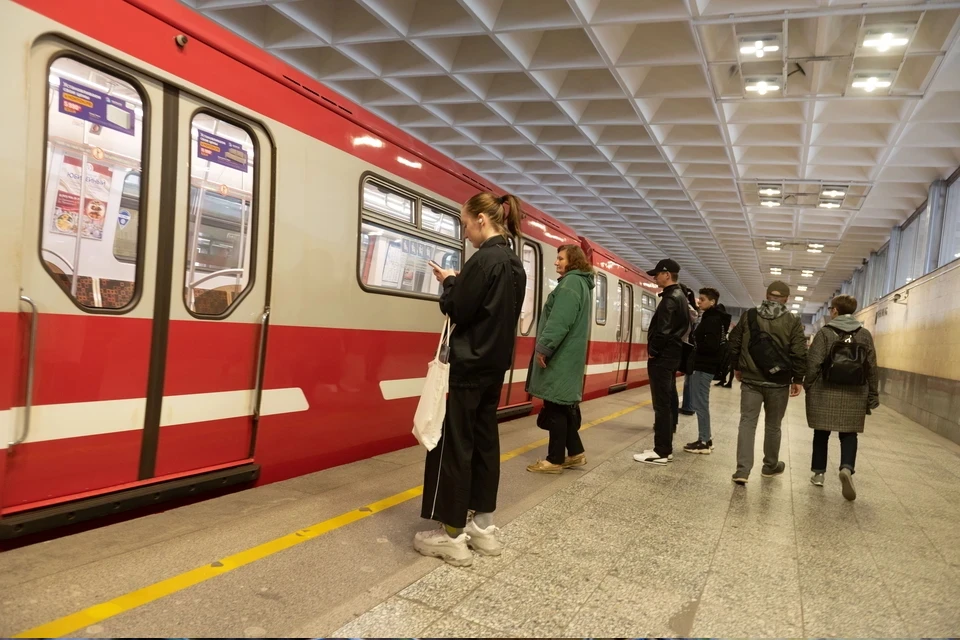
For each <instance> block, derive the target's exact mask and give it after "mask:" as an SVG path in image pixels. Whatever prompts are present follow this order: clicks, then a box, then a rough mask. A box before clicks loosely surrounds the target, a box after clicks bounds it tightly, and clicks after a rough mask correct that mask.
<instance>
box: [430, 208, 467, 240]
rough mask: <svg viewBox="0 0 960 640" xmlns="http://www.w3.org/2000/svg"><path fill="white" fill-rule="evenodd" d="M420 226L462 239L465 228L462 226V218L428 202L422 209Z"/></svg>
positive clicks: (449, 236) (455, 238)
mask: <svg viewBox="0 0 960 640" xmlns="http://www.w3.org/2000/svg"><path fill="white" fill-rule="evenodd" d="M420 227H421V228H422V229H423V230H424V231H433V232H434V233H439V234H440V235H442V236H447V237H448V238H453V239H454V240H460V239H461V231H462V230H463V229H462V227H461V226H460V218H458V217H457V216H455V215H453V214H451V213H447V212H445V211H442V210H440V209H438V208H436V207H434V206H433V205H431V204H428V203H426V202H424V203H423V206H422V207H421V209H420Z"/></svg>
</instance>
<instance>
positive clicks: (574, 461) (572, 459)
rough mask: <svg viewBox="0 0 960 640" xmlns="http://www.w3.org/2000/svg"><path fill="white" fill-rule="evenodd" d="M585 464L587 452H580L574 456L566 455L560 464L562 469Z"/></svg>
mask: <svg viewBox="0 0 960 640" xmlns="http://www.w3.org/2000/svg"><path fill="white" fill-rule="evenodd" d="M585 464H587V454H586V453H580V454H577V455H575V456H567V459H566V460H564V461H563V464H562V465H560V466H561V467H563V468H564V469H570V468H571V467H582V466H583V465H585Z"/></svg>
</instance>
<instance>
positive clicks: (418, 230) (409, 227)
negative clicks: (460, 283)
mask: <svg viewBox="0 0 960 640" xmlns="http://www.w3.org/2000/svg"><path fill="white" fill-rule="evenodd" d="M368 182H374V183H380V184H381V185H382V186H384V187H386V188H387V189H389V190H391V191H394V192H397V193H398V195H401V196H403V197H407V198H411V199H412V200H413V201H414V215H413V222H412V223H407V222H404V221H403V220H401V219H399V218H397V217H393V216H389V215H385V214H382V213H378V212H377V211H374V210H372V209H368V208H366V207H365V206H364V199H363V194H364V187H365V186H366V184H367V183H368ZM358 191H359V193H358V213H359V215H358V216H357V219H358V224H357V266H356V269H355V270H354V274H355V276H356V279H357V284H358V285H359V287H360V289H361V290H363V291H364V292H366V293H372V294H378V295H388V296H397V297H401V298H413V299H416V300H429V301H431V302H436V301H438V300H439V299H440V293H437V294H430V293H419V292H416V291H404V290H401V289H395V288H391V287H386V286H378V285H372V284H367V283H366V282H364V279H363V273H362V269H363V260H362V258H363V256H364V252H363V235H364V231H363V226H364V224H368V225H374V226H376V227H380V228H382V229H384V230H386V231H392V232H395V233H397V234H401V235H405V236H410V237H411V238H414V239H416V240H422V241H424V242H429V243H434V244H437V245H441V246H443V247H446V248H449V249H451V250H453V251H455V252H457V254H458V256H459V265H460V268H463V263H464V256H465V254H466V245H465V240H464V237H465V236H464V234H463V228H462V218H461V216H460V212H459V211H458V210H455V209H454V208H453V207H451V206H449V205H444V204H441V203H439V202H437V200H436V199H434V198H430V197H428V196H424V195H423V194H421V193H419V192H416V191H414V190H412V189H410V188H409V187H406V186H403V185H400V184H398V183H396V182H394V181H393V180H390V179H389V178H385V177H384V176H382V175H380V174H377V173H375V172H373V171H365V172H363V174H361V176H360V183H359V189H358ZM424 204H426V205H427V206H428V207H429V208H430V209H431V210H433V211H434V212H436V213H440V214H446V215H449V216H452V217H453V218H455V219H456V221H457V228H458V230H459V231H458V233H459V235H460V238H452V237H450V236H449V235H446V234H443V233H439V232H435V231H431V230H428V229H424V228H423V221H422V220H423V218H422V211H423V205H424Z"/></svg>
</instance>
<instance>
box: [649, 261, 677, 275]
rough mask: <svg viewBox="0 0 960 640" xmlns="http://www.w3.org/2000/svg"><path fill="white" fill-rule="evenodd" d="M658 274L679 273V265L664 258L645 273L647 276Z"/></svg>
mask: <svg viewBox="0 0 960 640" xmlns="http://www.w3.org/2000/svg"><path fill="white" fill-rule="evenodd" d="M658 273H680V265H679V264H677V263H676V261H674V260H671V259H670V258H664V259H663V260H661V261H660V262H658V263H657V266H655V267H654V268H653V269H651V270H650V271H647V275H648V276H655V275H657V274H658Z"/></svg>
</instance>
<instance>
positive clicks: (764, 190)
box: [758, 186, 780, 196]
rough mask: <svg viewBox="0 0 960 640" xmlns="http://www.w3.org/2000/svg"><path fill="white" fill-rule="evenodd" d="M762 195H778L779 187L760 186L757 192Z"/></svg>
mask: <svg viewBox="0 0 960 640" xmlns="http://www.w3.org/2000/svg"><path fill="white" fill-rule="evenodd" d="M758 193H759V194H760V195H762V196H778V195H780V187H764V186H761V187H760V191H759V192H758Z"/></svg>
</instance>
